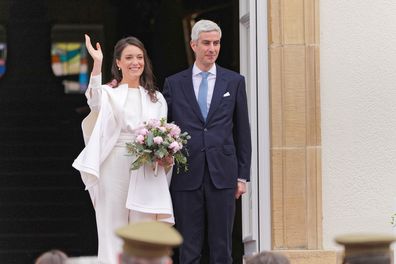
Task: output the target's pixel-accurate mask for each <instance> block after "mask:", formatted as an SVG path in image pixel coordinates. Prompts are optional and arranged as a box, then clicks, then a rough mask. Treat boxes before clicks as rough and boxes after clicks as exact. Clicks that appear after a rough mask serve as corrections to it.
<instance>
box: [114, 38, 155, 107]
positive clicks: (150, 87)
mask: <svg viewBox="0 0 396 264" xmlns="http://www.w3.org/2000/svg"><path fill="white" fill-rule="evenodd" d="M128 45H133V46H136V47H138V48H139V49H141V50H142V51H143V58H144V69H143V74H142V75H141V76H140V80H139V84H140V85H141V86H143V88H144V89H146V90H147V92H148V94H149V96H150V99H151V101H152V102H157V101H158V98H157V96H156V93H155V92H156V90H157V87H156V86H155V82H154V74H153V67H152V65H151V61H150V58H149V57H148V55H147V50H146V48H145V47H144V45H143V43H142V42H141V41H140V40H139V39H137V38H135V37H126V38H123V39H120V40H119V41H118V42H117V44H116V45H115V46H114V54H113V63H112V65H111V74H112V75H113V78H114V79H115V80H116V81H117V84H119V83H120V82H121V80H122V73H121V71H119V70H118V67H117V61H116V60H120V59H121V53H122V51H123V50H124V49H125V48H126V47H127V46H128Z"/></svg>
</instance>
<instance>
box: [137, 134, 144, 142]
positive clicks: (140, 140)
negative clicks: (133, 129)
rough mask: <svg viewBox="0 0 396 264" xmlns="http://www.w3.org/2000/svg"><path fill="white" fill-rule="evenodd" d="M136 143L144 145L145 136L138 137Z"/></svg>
mask: <svg viewBox="0 0 396 264" xmlns="http://www.w3.org/2000/svg"><path fill="white" fill-rule="evenodd" d="M135 142H137V143H139V144H143V143H144V136H143V135H138V136H137V137H136V139H135Z"/></svg>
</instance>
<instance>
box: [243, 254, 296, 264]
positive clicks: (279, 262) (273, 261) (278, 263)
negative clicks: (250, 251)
mask: <svg viewBox="0 0 396 264" xmlns="http://www.w3.org/2000/svg"><path fill="white" fill-rule="evenodd" d="M246 264H290V262H289V260H288V258H287V257H285V256H284V255H282V254H280V253H275V252H269V251H263V252H260V253H258V254H256V255H255V256H253V257H251V258H249V259H247V260H246Z"/></svg>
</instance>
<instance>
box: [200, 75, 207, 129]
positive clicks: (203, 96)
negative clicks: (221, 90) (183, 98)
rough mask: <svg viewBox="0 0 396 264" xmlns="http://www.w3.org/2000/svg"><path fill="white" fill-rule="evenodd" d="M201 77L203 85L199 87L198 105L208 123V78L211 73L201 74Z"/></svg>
mask: <svg viewBox="0 0 396 264" xmlns="http://www.w3.org/2000/svg"><path fill="white" fill-rule="evenodd" d="M200 75H201V76H202V81H201V84H200V85H199V91H198V104H199V108H201V113H202V116H203V118H204V120H205V121H206V117H207V115H208V103H207V101H208V100H207V98H208V76H209V72H201V73H200Z"/></svg>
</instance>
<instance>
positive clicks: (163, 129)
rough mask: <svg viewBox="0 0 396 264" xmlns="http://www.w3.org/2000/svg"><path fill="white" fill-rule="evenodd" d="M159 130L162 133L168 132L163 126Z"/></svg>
mask: <svg viewBox="0 0 396 264" xmlns="http://www.w3.org/2000/svg"><path fill="white" fill-rule="evenodd" d="M158 129H159V130H161V132H166V128H165V127H163V126H160V127H159V128H158Z"/></svg>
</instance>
